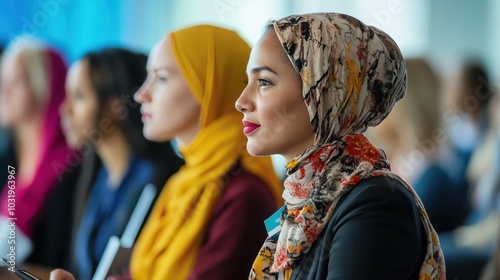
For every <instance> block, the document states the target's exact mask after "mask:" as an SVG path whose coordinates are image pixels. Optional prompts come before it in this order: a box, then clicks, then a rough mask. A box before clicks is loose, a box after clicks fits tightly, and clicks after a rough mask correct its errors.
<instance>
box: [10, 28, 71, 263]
mask: <svg viewBox="0 0 500 280" xmlns="http://www.w3.org/2000/svg"><path fill="white" fill-rule="evenodd" d="M66 70H67V69H66V65H65V63H64V61H63V58H62V57H61V55H60V54H59V53H58V52H57V51H55V50H54V49H52V48H50V47H49V46H47V45H45V44H44V43H42V42H40V41H37V40H36V39H33V38H27V37H21V38H20V39H17V40H15V41H13V42H12V43H11V45H10V46H9V47H8V49H7V50H6V51H5V53H4V54H3V56H2V63H1V81H0V84H1V90H0V123H1V125H2V126H4V127H5V128H6V129H8V130H9V133H10V135H11V141H12V142H11V143H10V144H9V145H10V146H11V147H12V152H13V154H14V159H13V161H9V162H8V164H7V165H10V166H12V167H13V168H9V169H10V171H11V174H10V175H12V177H10V178H8V179H7V181H3V182H0V184H2V185H4V188H3V190H2V193H1V194H0V220H1V224H2V226H1V228H0V253H1V255H3V256H8V254H11V255H12V247H11V246H15V250H14V251H15V252H14V253H15V261H16V264H21V263H23V262H30V263H34V264H39V265H45V266H51V267H55V266H60V265H61V264H63V262H64V260H66V259H67V257H68V255H67V248H68V247H69V243H70V230H71V228H70V224H71V223H70V218H71V211H70V209H71V198H72V196H73V190H74V182H75V180H76V177H77V175H78V164H77V163H71V162H69V161H68V155H69V154H70V153H71V151H70V149H69V148H68V147H67V145H66V143H65V141H64V136H63V133H62V130H61V128H60V126H59V123H60V115H59V110H58V108H59V106H60V104H61V102H62V101H63V99H64V95H65V93H64V80H65V77H66ZM2 168H5V169H6V170H5V171H4V172H3V173H6V172H7V168H8V167H7V166H3V167H2ZM12 171H13V172H12ZM9 199H11V200H9ZM9 203H12V204H9ZM11 206H13V207H11ZM55 209H57V210H55ZM9 218H15V220H14V223H15V227H10V226H9V227H7V226H6V225H5V224H4V223H9V222H10V223H11V225H12V220H10V221H9V220H8V219H9ZM13 231H15V232H13ZM13 233H15V243H13V242H8V240H7V238H8V237H9V236H12V234H13Z"/></svg>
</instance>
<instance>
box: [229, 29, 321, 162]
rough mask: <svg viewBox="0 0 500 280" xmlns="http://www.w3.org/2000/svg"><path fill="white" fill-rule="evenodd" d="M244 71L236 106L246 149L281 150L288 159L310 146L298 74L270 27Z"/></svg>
mask: <svg viewBox="0 0 500 280" xmlns="http://www.w3.org/2000/svg"><path fill="white" fill-rule="evenodd" d="M247 75H248V85H247V87H246V88H245V89H244V90H243V92H242V94H241V96H240V97H239V99H238V100H237V101H236V108H237V109H238V111H240V112H242V113H243V114H244V118H243V124H244V126H245V128H244V133H245V134H246V136H247V137H248V143H247V149H248V152H249V153H250V154H252V155H255V156H257V155H271V154H281V155H283V156H285V158H286V159H287V160H290V159H291V158H293V157H295V156H297V155H300V154H301V153H302V152H303V151H304V150H305V149H306V148H308V147H310V146H312V145H313V141H314V133H313V129H312V125H311V123H310V121H309V114H308V112H307V108H306V105H305V102H304V99H303V98H302V83H301V80H300V77H299V76H298V75H297V72H296V71H295V69H294V68H293V66H292V64H291V62H290V61H289V59H288V57H287V56H286V54H285V52H284V50H283V48H282V46H281V44H280V42H279V41H278V38H277V37H276V33H275V32H274V31H273V30H270V31H268V32H267V33H266V34H265V35H264V36H263V37H262V38H261V39H260V41H259V42H257V44H256V45H255V47H254V48H253V49H252V52H251V54H250V58H249V61H248V65H247Z"/></svg>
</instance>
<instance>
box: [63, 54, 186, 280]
mask: <svg viewBox="0 0 500 280" xmlns="http://www.w3.org/2000/svg"><path fill="white" fill-rule="evenodd" d="M146 61H147V57H146V56H145V55H143V54H139V53H134V52H131V51H128V50H125V49H117V48H115V49H104V50H101V51H96V52H90V53H87V54H86V55H84V56H83V57H82V58H81V59H80V60H78V61H77V62H75V63H74V64H73V65H72V66H71V68H70V70H69V73H68V77H67V81H66V92H67V97H66V100H65V102H64V103H63V105H62V106H61V112H62V115H63V121H62V126H63V128H64V132H65V135H66V139H67V141H68V143H69V144H70V146H72V147H74V148H79V149H80V150H81V151H82V154H83V155H84V156H85V158H84V160H85V162H86V164H85V167H86V168H88V169H87V170H85V171H84V173H83V176H82V177H81V178H80V182H79V190H78V191H79V195H78V197H77V200H78V202H77V204H76V206H77V211H76V212H77V214H76V221H77V224H78V226H77V233H76V236H75V237H76V239H75V240H74V243H75V253H74V256H73V258H74V261H75V264H76V270H77V271H78V275H79V276H80V277H79V279H90V278H91V277H92V275H93V273H94V271H95V269H96V267H97V264H98V263H99V260H100V259H101V257H102V254H103V252H104V249H105V247H106V245H107V243H108V240H109V238H110V237H111V236H113V235H115V236H118V237H121V235H122V233H123V231H124V229H125V226H126V225H127V223H128V221H129V219H130V216H131V214H132V211H133V209H134V207H135V206H136V203H137V201H138V198H139V196H140V194H141V192H142V190H143V189H144V187H145V186H146V184H148V183H153V184H154V185H155V186H163V184H164V183H165V182H166V181H167V179H168V177H170V175H172V174H173V173H175V172H176V171H177V170H178V169H179V167H180V165H181V163H182V161H181V160H180V158H178V157H177V156H176V155H175V154H174V152H173V150H172V148H171V146H170V143H168V142H165V143H162V144H159V143H153V142H151V141H148V140H146V139H145V138H144V136H143V135H142V129H143V124H142V121H141V113H140V105H139V104H138V103H136V102H135V101H134V100H133V94H134V92H135V91H136V90H137V89H138V88H139V87H140V85H141V84H142V82H143V81H144V80H145V79H146V74H147V73H146V70H145V67H146ZM93 151H95V153H93ZM87 162H88V163H90V164H87ZM101 163H102V164H101ZM87 195H88V196H87ZM82 202H83V203H82ZM143 207H148V205H144V206H143ZM82 211H83V212H82Z"/></svg>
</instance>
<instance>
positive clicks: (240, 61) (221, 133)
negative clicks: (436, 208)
mask: <svg viewBox="0 0 500 280" xmlns="http://www.w3.org/2000/svg"><path fill="white" fill-rule="evenodd" d="M170 39H171V44H172V49H173V53H174V56H175V59H176V61H177V63H178V64H179V67H180V69H181V71H182V73H183V75H184V77H185V78H186V81H187V83H188V85H189V87H190V89H191V91H192V92H193V93H194V95H195V97H196V98H197V100H198V101H199V102H200V104H201V114H200V115H201V116H200V132H199V133H198V135H197V136H196V137H195V139H194V140H193V142H192V143H191V144H190V145H189V146H185V147H181V153H182V155H183V156H184V159H185V162H186V164H185V165H184V166H183V167H181V169H180V171H179V172H178V173H177V174H175V175H174V176H172V177H171V178H170V179H169V181H168V182H167V184H166V185H165V187H164V189H163V191H162V193H161V194H160V197H159V198H158V200H157V202H156V204H155V207H154V209H153V211H152V213H151V215H150V217H149V218H148V221H147V223H146V225H145V227H144V229H143V230H142V232H141V235H140V236H139V240H138V242H137V244H136V246H135V248H134V253H133V256H132V261H131V272H132V276H133V278H134V279H148V280H156V279H158V280H159V279H162V280H163V279H187V278H188V276H189V274H190V272H191V270H192V268H193V265H194V262H195V259H196V255H197V253H198V251H199V249H200V246H201V243H202V239H203V236H204V234H205V232H206V225H207V222H208V220H209V217H210V215H211V210H212V209H213V208H214V205H215V204H216V203H217V201H218V199H219V197H220V196H221V194H222V192H223V191H224V187H225V184H224V183H225V182H224V180H225V178H226V176H227V175H228V172H229V171H230V169H231V167H232V166H234V165H235V164H236V163H237V162H240V164H241V165H242V167H243V168H244V169H245V170H247V171H248V172H250V173H253V174H254V175H256V176H258V177H259V178H261V179H262V180H263V181H264V182H265V183H266V184H267V185H268V186H269V188H270V192H271V193H272V194H273V195H274V196H275V197H276V203H277V205H279V204H280V201H281V199H280V194H281V192H282V187H281V186H280V183H279V179H278V178H277V176H276V175H275V173H274V172H273V171H274V169H273V165H272V162H271V160H270V158H269V157H262V158H253V157H251V156H250V155H249V154H248V153H247V152H246V138H245V136H244V135H243V133H242V124H241V114H239V113H238V112H237V111H236V109H235V108H234V103H235V101H236V99H237V98H238V96H239V94H240V93H241V92H242V91H243V88H244V86H245V84H244V81H245V79H246V77H245V67H246V63H247V60H248V57H249V54H250V47H249V46H248V44H246V43H245V42H244V41H243V40H242V39H241V38H240V37H239V36H238V35H237V33H235V32H234V31H230V30H227V29H223V28H218V27H214V26H209V25H199V26H194V27H190V28H186V29H182V30H179V31H176V32H173V33H171V34H170ZM256 207H257V206H256ZM242 218H244V217H242ZM242 242H244V241H242Z"/></svg>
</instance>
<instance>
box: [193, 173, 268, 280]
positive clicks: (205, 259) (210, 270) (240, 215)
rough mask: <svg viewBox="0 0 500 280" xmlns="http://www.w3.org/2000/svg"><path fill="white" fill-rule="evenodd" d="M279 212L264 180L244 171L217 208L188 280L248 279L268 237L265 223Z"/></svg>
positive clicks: (237, 176) (234, 178)
mask: <svg viewBox="0 0 500 280" xmlns="http://www.w3.org/2000/svg"><path fill="white" fill-rule="evenodd" d="M276 210H277V207H276V204H275V202H274V198H273V197H272V195H271V192H270V191H269V189H268V187H267V186H266V185H265V183H264V182H263V181H261V180H260V179H259V178H258V177H256V176H254V175H252V174H249V173H248V172H245V171H243V172H241V173H240V174H238V175H236V176H234V177H233V178H232V179H231V180H230V181H229V183H228V184H227V186H226V189H225V191H224V193H223V194H222V197H221V198H220V200H219V202H218V203H217V204H216V205H215V208H214V211H213V213H212V215H211V217H210V221H209V224H208V229H207V233H206V235H205V238H204V240H203V243H202V247H201V249H200V252H199V254H198V256H197V258H196V261H195V265H194V268H193V271H192V272H191V275H190V276H189V280H201V279H203V280H224V279H246V278H247V277H248V273H249V271H250V268H251V266H252V263H253V261H254V259H255V257H256V256H257V253H258V251H259V249H260V247H261V245H262V244H263V242H264V240H265V238H266V236H267V233H266V230H265V227H264V220H265V219H266V218H267V217H269V216H270V215H272V214H273V213H274V211H276Z"/></svg>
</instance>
